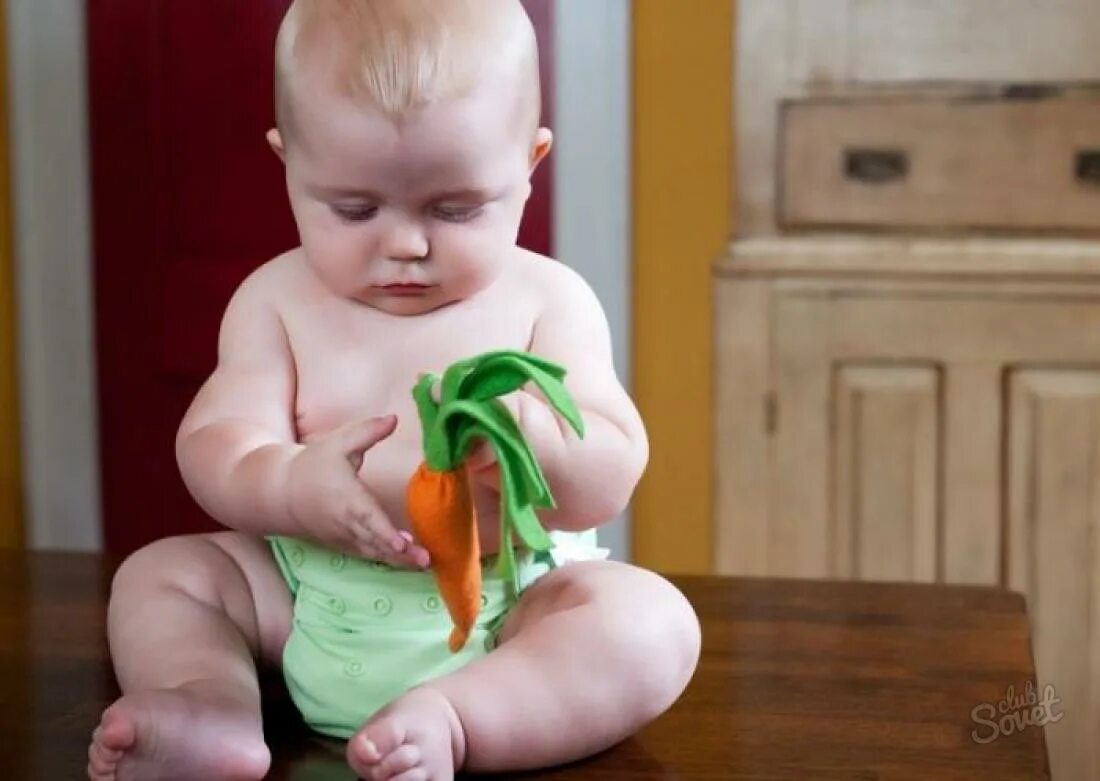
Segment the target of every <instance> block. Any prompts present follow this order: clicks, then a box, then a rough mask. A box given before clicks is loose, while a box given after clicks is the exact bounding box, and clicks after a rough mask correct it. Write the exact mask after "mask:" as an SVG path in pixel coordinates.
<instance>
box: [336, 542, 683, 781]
mask: <svg viewBox="0 0 1100 781" xmlns="http://www.w3.org/2000/svg"><path fill="white" fill-rule="evenodd" d="M699 644H700V634H699V623H698V620H697V619H696V617H695V613H694V611H693V610H692V609H691V606H690V605H689V604H688V602H687V600H686V599H684V597H683V595H682V594H680V592H679V591H677V590H676V589H675V588H674V587H673V586H672V585H671V584H670V583H668V582H667V581H665V580H664V579H662V578H660V577H658V576H657V575H654V574H653V573H650V572H647V571H645V570H642V569H638V568H636V567H631V566H629V565H626V564H618V563H615V562H584V563H576V564H570V565H568V566H565V567H561V568H559V569H556V570H553V571H552V572H550V573H548V574H547V575H545V576H544V577H542V578H541V579H539V580H538V581H537V582H536V583H535V584H534V585H533V586H531V588H529V589H528V590H527V591H526V592H524V594H523V597H522V598H521V599H520V602H519V604H518V605H517V606H516V609H515V611H514V612H513V613H512V614H511V615H510V616H509V617H508V619H507V621H506V622H505V625H504V627H503V629H502V632H501V642H500V645H499V646H498V647H497V648H496V649H495V650H494V651H493V652H492V653H490V654H489V655H488V656H486V657H484V658H482V659H479V660H477V661H476V662H473V663H471V664H469V665H468V666H466V667H464V668H462V669H460V670H458V671H457V672H455V673H452V674H451V675H448V676H445V677H442V678H438V679H436V680H433V681H431V682H429V683H428V684H426V685H424V686H421V687H418V688H417V689H414V690H412V691H410V692H409V693H408V694H406V695H405V696H403V697H401V698H399V699H398V700H396V701H395V702H394V703H393V704H391V705H389V706H387V707H386V708H385V709H383V710H382V711H381V712H380V713H379V714H378V715H376V716H375V717H373V718H372V719H371V720H370V721H369V722H368V723H367V724H366V725H365V726H364V727H363V729H361V730H360V731H359V732H358V733H357V734H356V735H355V736H354V737H353V738H352V740H351V741H349V744H348V761H349V763H350V764H351V766H352V768H353V769H355V770H356V771H357V772H359V773H360V775H362V776H363V777H364V778H366V779H371V781H374V779H385V778H391V777H399V778H400V779H401V781H406V779H410V780H411V779H419V778H430V779H436V778H449V777H450V774H451V773H452V772H453V769H456V768H460V767H461V768H464V769H466V770H471V771H499V770H519V769H526V768H537V767H546V766H549V765H555V764H559V763H562V762H568V761H570V760H574V759H578V758H581V757H585V756H589V755H591V754H594V753H596V752H598V751H600V750H602V749H605V748H607V747H609V746H611V745H613V744H615V743H617V742H618V741H620V740H622V739H623V738H625V737H627V736H629V735H631V734H632V733H634V732H635V731H637V730H638V729H639V728H640V727H641V726H643V725H644V724H645V723H647V722H649V721H651V720H652V719H653V718H655V717H656V716H658V715H659V714H661V713H662V712H663V711H665V710H666V709H667V708H668V707H669V706H670V705H671V704H672V703H673V702H674V701H675V700H676V698H677V697H679V696H680V694H681V692H682V691H683V690H684V688H685V687H686V686H687V683H688V681H689V680H690V678H691V675H692V673H693V672H694V670H695V665H696V662H697V661H698V658H699Z"/></svg>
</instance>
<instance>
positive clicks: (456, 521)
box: [407, 462, 481, 651]
mask: <svg viewBox="0 0 1100 781" xmlns="http://www.w3.org/2000/svg"><path fill="white" fill-rule="evenodd" d="M407 499H408V514H409V522H410V525H411V526H412V530H413V533H414V534H415V535H416V536H417V538H418V539H419V540H420V542H421V544H422V545H424V547H425V548H426V549H427V550H428V553H429V554H430V555H431V559H432V569H433V571H434V572H435V576H436V583H437V584H438V586H439V593H440V596H441V597H442V598H443V603H444V604H445V605H446V606H447V610H448V611H449V612H450V614H451V620H452V621H453V622H454V625H455V628H454V629H453V630H452V631H451V637H450V640H448V643H447V645H448V647H450V649H451V651H458V650H459V649H461V648H462V647H463V646H464V645H466V638H467V637H469V634H470V629H471V627H473V625H474V621H475V620H476V619H477V612H478V607H479V606H480V604H481V602H480V600H481V566H480V560H481V555H480V553H479V547H480V546H479V545H478V539H477V518H476V513H475V512H474V505H473V501H472V499H471V498H470V486H469V484H468V483H467V480H466V470H465V469H464V468H460V469H452V470H449V471H445V472H437V471H435V470H434V469H432V468H431V467H429V466H428V464H427V463H425V462H422V463H421V464H420V467H419V468H418V469H417V470H416V473H415V474H414V475H413V476H412V479H411V480H409V487H408V497H407Z"/></svg>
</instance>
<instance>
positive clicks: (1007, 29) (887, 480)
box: [715, 0, 1100, 781]
mask: <svg viewBox="0 0 1100 781" xmlns="http://www.w3.org/2000/svg"><path fill="white" fill-rule="evenodd" d="M736 34H737V49H736V63H735V70H736V79H737V91H736V104H735V121H734V124H733V128H732V132H733V134H734V140H735V144H734V146H735V148H736V149H737V150H738V152H737V160H736V165H737V170H736V179H737V194H738V197H737V207H736V208H737V210H736V213H735V214H734V215H733V219H734V222H735V223H736V225H737V228H738V235H737V236H736V237H735V239H734V240H733V241H732V243H731V245H730V248H729V251H728V252H727V253H726V256H725V257H723V258H722V259H721V260H719V261H718V263H717V264H716V273H715V294H716V306H715V311H716V318H717V322H716V334H715V344H716V374H717V396H716V399H717V406H716V427H717V428H716V434H715V448H716V450H715V472H716V475H715V486H716V537H717V539H718V543H719V544H718V546H717V550H716V554H715V556H716V568H717V569H718V571H720V572H724V573H731V574H742V575H772V576H792V577H816V578H843V579H857V580H866V581H884V580H905V581H931V582H951V583H978V584H990V585H1001V586H1007V587H1010V588H1014V589H1018V590H1019V591H1021V592H1023V593H1024V594H1026V595H1027V597H1028V603H1029V613H1030V618H1031V621H1032V625H1033V630H1034V635H1033V636H1034V638H1035V648H1034V650H1035V655H1036V661H1037V665H1038V671H1039V679H1038V683H1039V686H1040V690H1041V689H1042V687H1045V686H1046V685H1048V684H1051V685H1053V686H1054V687H1055V689H1056V692H1057V696H1058V697H1060V698H1061V703H1060V705H1059V707H1060V708H1061V710H1062V712H1063V713H1064V717H1063V718H1062V719H1061V720H1060V721H1059V722H1058V723H1055V724H1051V725H1049V726H1048V727H1047V728H1046V735H1047V742H1048V745H1049V747H1050V753H1051V766H1052V770H1053V775H1054V777H1055V778H1056V779H1069V780H1072V781H1077V779H1082V780H1087V779H1092V780H1093V781H1100V746H1098V744H1097V741H1096V738H1097V736H1098V735H1100V240H1098V235H1100V130H1098V128H1100V88H1098V86H1097V85H1098V84H1100V57H1098V56H1097V54H1096V51H1097V49H1096V45H1095V41H1096V40H1097V37H1098V36H1100V4H1097V3H1096V0H1050V2H1043V3H1038V2H1035V0H786V1H785V2H775V0H739V3H738V16H737V31H736ZM944 651H945V653H951V652H953V649H944ZM960 651H963V652H964V651H965V649H960ZM1010 684H1013V685H1015V686H1016V687H1017V689H1018V690H1019V689H1020V687H1021V686H1022V683H1021V682H1013V681H1006V687H1007V686H1008V685H1010ZM944 685H950V682H946V681H945V682H944ZM975 704H977V703H975Z"/></svg>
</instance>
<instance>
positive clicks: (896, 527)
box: [829, 365, 941, 582]
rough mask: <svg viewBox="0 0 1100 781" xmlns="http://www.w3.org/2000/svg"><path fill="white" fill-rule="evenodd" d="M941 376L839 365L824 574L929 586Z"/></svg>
mask: <svg viewBox="0 0 1100 781" xmlns="http://www.w3.org/2000/svg"><path fill="white" fill-rule="evenodd" d="M940 379H941V378H940V371H939V370H938V369H937V368H936V367H931V366H901V365H895V366H890V365H880V366H873V365H871V366H866V365H846V366H845V365H842V366H840V367H839V368H838V370H837V372H836V375H835V379H834V388H833V390H834V398H833V406H834V409H835V420H836V425H835V427H834V429H833V431H832V437H833V442H832V444H833V456H832V462H831V463H832V468H833V476H834V480H833V501H834V510H833V518H832V528H831V530H830V534H829V542H830V547H831V555H830V559H831V570H832V572H831V574H832V576H833V577H840V578H853V579H857V580H906V581H926V582H932V581H935V580H936V579H937V572H938V564H939V562H938V561H937V559H938V556H937V549H938V540H937V528H938V515H939V506H940V496H939V493H940V485H939V479H938V476H939V469H940V463H939V419H940V413H941V409H940V398H941V395H940V385H941V382H940Z"/></svg>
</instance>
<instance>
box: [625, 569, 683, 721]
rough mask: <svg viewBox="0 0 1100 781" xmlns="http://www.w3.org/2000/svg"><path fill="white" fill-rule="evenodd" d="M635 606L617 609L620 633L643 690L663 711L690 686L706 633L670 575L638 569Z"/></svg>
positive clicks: (632, 594)
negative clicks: (663, 575) (668, 579)
mask: <svg viewBox="0 0 1100 781" xmlns="http://www.w3.org/2000/svg"><path fill="white" fill-rule="evenodd" d="M632 575H633V578H632V580H633V581H634V582H633V583H632V584H631V587H630V588H629V589H628V591H627V592H626V600H627V601H629V603H630V604H629V605H626V604H623V605H620V606H619V607H618V608H617V609H616V610H614V611H613V612H614V614H615V618H614V624H615V633H616V634H617V635H618V642H619V644H620V647H621V648H622V652H623V653H625V654H626V655H627V659H625V660H624V661H626V662H627V663H628V664H629V666H630V668H631V669H633V670H636V671H637V675H638V681H637V683H638V687H639V694H641V695H642V696H643V699H644V700H645V701H647V702H648V703H649V704H650V706H652V707H653V708H654V709H655V712H657V713H659V712H661V711H663V710H664V709H665V708H667V707H668V706H669V705H671V704H672V703H673V702H674V701H675V700H676V698H677V697H679V696H680V694H681V693H682V692H683V690H684V689H685V688H686V687H687V684H688V682H689V681H690V680H691V677H692V675H693V674H694V672H695V667H696V665H697V664H698V662H699V652H700V646H701V640H702V638H701V631H700V628H699V619H698V618H697V616H696V615H695V611H694V609H693V608H692V607H691V603H689V602H688V600H687V599H686V598H685V597H684V595H683V594H682V593H681V592H680V591H679V589H677V588H676V587H675V586H673V585H672V584H671V583H670V582H668V581H667V580H665V579H664V578H662V577H660V576H659V575H656V574H655V573H652V572H648V571H645V570H635V571H634V572H633V573H632Z"/></svg>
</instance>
